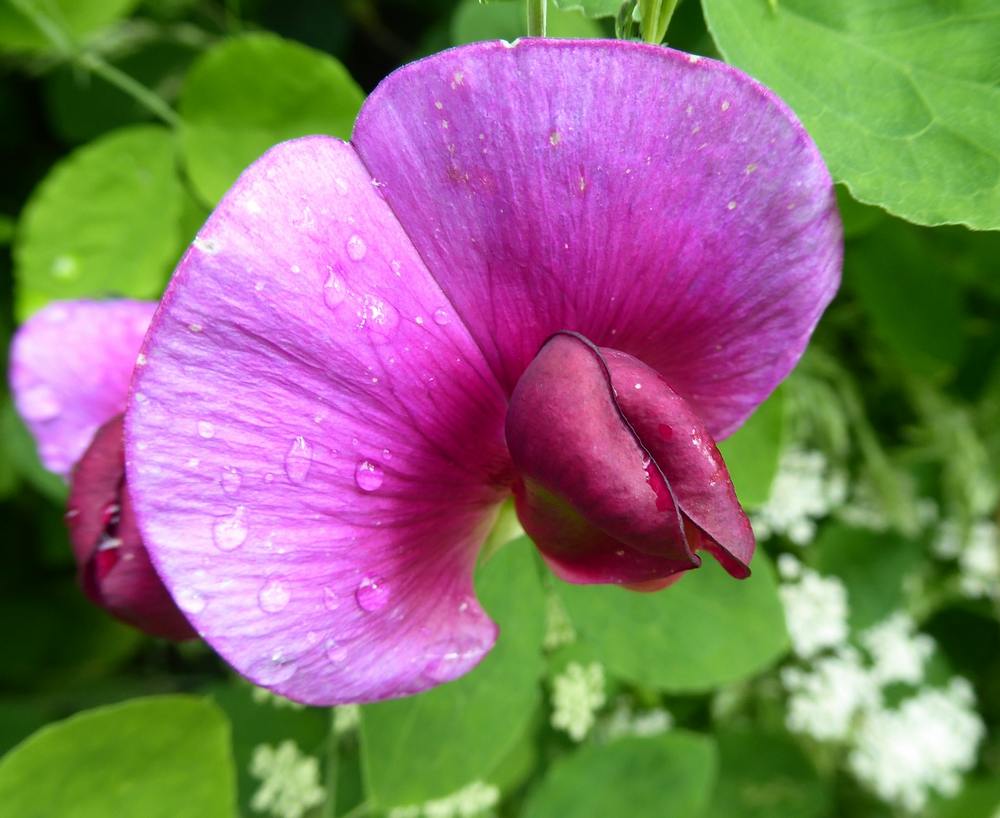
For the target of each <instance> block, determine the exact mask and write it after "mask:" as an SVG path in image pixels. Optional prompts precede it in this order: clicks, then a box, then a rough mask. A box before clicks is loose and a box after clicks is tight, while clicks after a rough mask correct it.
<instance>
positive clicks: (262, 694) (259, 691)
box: [250, 687, 305, 710]
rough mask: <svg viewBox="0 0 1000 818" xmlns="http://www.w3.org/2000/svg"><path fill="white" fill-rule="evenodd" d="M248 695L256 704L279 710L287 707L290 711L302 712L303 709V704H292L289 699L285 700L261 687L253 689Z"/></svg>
mask: <svg viewBox="0 0 1000 818" xmlns="http://www.w3.org/2000/svg"><path fill="white" fill-rule="evenodd" d="M250 695H251V696H252V697H253V700H254V701H255V702H256V703H257V704H270V705H271V706H272V707H277V708H279V709H283V708H286V707H287V708H289V709H290V710H302V709H304V708H305V705H304V704H299V703H298V702H293V701H292V700H291V699H286V698H285V697H284V696H279V695H278V694H277V693H272V692H271V691H270V690H267V689H266V688H263V687H254V689H253V691H252V692H251V694H250Z"/></svg>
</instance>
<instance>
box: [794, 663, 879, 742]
mask: <svg viewBox="0 0 1000 818" xmlns="http://www.w3.org/2000/svg"><path fill="white" fill-rule="evenodd" d="M781 680H782V682H783V683H784V685H785V688H786V690H788V693H789V700H788V713H787V714H786V717H785V723H786V725H787V726H788V729H789V730H791V731H792V732H793V733H804V734H805V735H808V736H812V737H813V738H815V739H818V740H820V741H843V740H845V739H846V738H847V737H848V735H849V734H850V731H851V727H852V725H853V724H854V723H855V721H856V720H857V719H858V717H859V716H860V715H861V714H862V713H863V712H865V711H867V710H871V709H873V708H875V707H877V706H878V705H879V703H880V701H881V693H880V691H879V687H878V684H877V682H876V681H875V680H874V679H873V678H872V675H871V674H870V673H869V672H868V670H867V669H865V667H864V666H863V665H862V663H861V655H860V654H859V653H858V652H857V651H856V650H854V649H853V648H851V647H845V648H842V649H841V650H840V651H838V652H837V653H836V654H834V655H832V656H824V657H823V658H822V659H819V660H818V661H816V663H815V664H814V665H813V666H812V668H810V669H809V670H808V671H806V670H802V669H800V668H786V669H785V670H784V671H783V672H782V674H781Z"/></svg>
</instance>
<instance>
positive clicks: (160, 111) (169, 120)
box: [13, 0, 180, 128]
mask: <svg viewBox="0 0 1000 818" xmlns="http://www.w3.org/2000/svg"><path fill="white" fill-rule="evenodd" d="M13 5H14V7H15V8H16V9H17V10H18V11H20V12H21V13H22V14H23V15H24V16H25V17H27V18H28V19H29V20H31V22H32V23H33V24H34V25H35V28H37V29H38V30H39V31H40V32H41V33H42V35H43V36H44V37H45V39H47V40H48V41H49V43H50V44H51V45H52V48H53V49H55V51H56V52H57V53H58V54H60V55H61V56H62V57H64V58H65V59H67V60H69V61H70V62H72V63H73V64H74V65H78V66H79V67H81V68H83V69H85V70H87V71H89V72H90V73H92V74H94V75H95V76H98V77H101V78H102V79H103V80H105V81H106V82H108V83H110V84H111V85H113V86H115V87H116V88H117V89H118V90H119V91H121V92H122V93H124V94H126V95H128V96H130V97H132V99H134V100H135V101H136V102H138V103H139V104H140V105H142V106H143V107H144V108H146V109H147V110H148V111H150V112H151V113H152V114H154V115H155V116H157V117H159V118H160V119H161V120H163V122H165V123H166V124H167V125H169V126H170V127H171V128H176V127H177V126H178V125H180V117H178V116H177V114H176V113H175V112H174V109H173V108H171V107H170V106H169V105H168V104H167V102H166V100H164V99H163V97H161V96H160V95H159V94H157V93H156V92H155V91H152V90H150V89H149V88H147V87H146V86H145V85H143V84H142V83H141V82H139V81H138V80H136V79H134V78H132V77H130V76H129V75H128V74H126V73H125V72H124V71H122V70H121V69H119V68H116V67H115V66H113V65H111V64H110V63H109V62H107V61H105V59H104V58H103V57H101V56H100V55H98V54H94V53H92V52H79V51H77V49H76V47H75V45H74V43H73V41H72V39H71V38H70V36H69V35H68V34H67V33H66V32H65V31H64V30H63V29H62V28H60V26H59V25H58V23H56V21H55V20H53V19H52V18H51V17H49V16H48V15H47V14H45V13H44V12H43V11H42V10H41V9H40V8H39V7H38V6H37V4H34V3H30V2H27V0H13Z"/></svg>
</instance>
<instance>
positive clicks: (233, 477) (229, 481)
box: [220, 466, 243, 495]
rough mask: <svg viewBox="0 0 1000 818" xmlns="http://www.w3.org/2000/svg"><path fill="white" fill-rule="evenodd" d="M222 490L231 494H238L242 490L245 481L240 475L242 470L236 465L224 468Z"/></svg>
mask: <svg viewBox="0 0 1000 818" xmlns="http://www.w3.org/2000/svg"><path fill="white" fill-rule="evenodd" d="M220 482H221V483H222V490H223V491H224V492H225V493H226V494H229V495H233V494H236V492H238V491H239V490H240V486H241V485H242V483H243V478H242V477H241V476H240V470H239V469H237V468H235V467H234V466H227V467H226V468H224V469H223V470H222V479H221V481H220Z"/></svg>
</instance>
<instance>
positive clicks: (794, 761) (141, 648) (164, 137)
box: [0, 0, 1000, 818]
mask: <svg viewBox="0 0 1000 818" xmlns="http://www.w3.org/2000/svg"><path fill="white" fill-rule="evenodd" d="M622 7H623V4H622V3H621V2H619V0H557V1H556V2H555V3H554V4H553V5H552V6H551V10H550V34H551V35H553V36H564V37H593V36H612V35H613V34H614V33H615V31H616V29H617V30H618V31H619V32H620V33H627V32H629V31H634V29H635V24H634V22H633V21H632V17H631V13H630V12H631V7H630V4H629V3H627V2H626V3H625V4H624V10H623V8H622ZM522 15H523V8H522V5H521V4H520V3H516V2H496V3H490V4H487V5H482V4H480V3H478V2H476V0H462V2H455V0H227V1H226V2H223V1H222V0H0V121H2V122H3V127H2V128H0V149H2V151H3V153H4V157H5V161H4V164H3V167H4V181H3V185H2V187H0V341H2V343H3V344H4V345H6V344H7V342H8V341H9V338H10V334H11V332H12V330H13V327H14V326H15V322H18V321H20V320H23V319H24V318H25V317H26V316H28V315H29V314H31V313H32V312H34V311H35V310H37V309H38V308H39V307H41V306H43V305H44V304H46V303H48V302H49V301H51V300H53V299H56V298H69V297H81V296H91V297H100V296H105V295H109V294H117V295H129V296H135V297H143V298H154V297H156V296H157V295H158V294H159V293H160V291H161V290H162V287H163V286H164V284H165V282H166V280H167V278H168V276H169V273H170V271H171V269H172V267H173V265H174V264H175V263H176V260H177V259H178V257H179V254H180V253H181V251H182V249H183V248H184V247H185V246H186V245H187V243H188V242H189V241H190V240H191V238H192V237H193V235H194V232H195V230H196V229H197V228H198V226H199V225H200V224H201V222H202V221H203V219H204V218H205V217H206V215H207V213H208V212H209V210H210V208H211V207H212V205H213V204H214V203H215V202H216V201H217V200H218V198H219V197H220V196H221V194H222V193H223V192H224V191H225V190H226V188H227V187H228V185H229V184H230V183H231V182H232V181H233V179H234V178H235V176H236V175H237V174H238V172H239V171H240V170H241V169H242V168H243V167H244V166H245V165H246V164H248V163H249V162H250V161H251V160H253V159H254V158H255V157H256V156H257V155H259V154H260V153H261V152H263V150H264V149H266V148H267V147H268V146H270V145H271V144H273V143H274V142H276V141H279V140H282V139H286V138H289V137H293V136H298V135H302V134H307V133H316V132H322V133H330V134H335V135H337V136H341V137H347V136H348V135H349V133H350V129H351V125H352V122H353V118H354V116H355V114H356V112H357V110H358V108H359V106H360V104H361V102H362V100H363V98H364V94H365V93H366V92H367V91H370V90H371V89H372V88H373V87H374V85H375V84H376V83H377V82H378V81H379V80H380V79H381V78H382V77H383V76H385V75H386V74H387V73H388V72H389V71H391V70H392V69H393V68H395V67H396V66H398V65H400V64H401V63H403V62H405V61H408V60H410V59H414V58H416V57H419V56H421V55H424V54H427V53H431V52H433V51H436V50H439V49H441V48H444V47H447V46H449V45H453V44H458V43H464V42H470V41H473V40H477V39H487V38H496V37H504V38H508V39H513V38H515V37H517V36H519V35H520V34H522V33H523V22H522ZM667 39H668V42H669V44H671V45H673V46H675V47H678V48H682V49H684V50H687V51H691V52H694V53H698V54H702V55H706V56H712V57H717V58H718V57H721V58H725V59H726V60H728V61H731V62H732V63H734V64H736V65H738V66H740V67H742V68H744V69H745V70H747V71H749V72H750V73H751V74H753V75H754V76H756V77H758V78H759V79H760V80H762V81H763V82H765V83H766V84H769V85H770V86H771V87H773V88H774V89H775V90H777V91H778V92H779V93H780V94H781V95H782V96H784V98H785V99H786V100H787V101H788V102H789V104H790V105H791V106H792V107H793V109H794V110H795V111H796V112H797V114H798V115H799V116H800V117H801V118H802V120H803V121H804V122H805V124H806V126H807V127H808V128H809V130H810V132H811V133H812V134H813V135H814V137H815V139H816V140H817V142H818V144H819V145H820V148H821V149H822V151H823V153H824V156H825V157H826V159H827V161H828V163H829V165H830V168H831V170H832V172H833V174H834V176H835V178H836V179H837V180H838V181H839V182H841V183H842V184H841V185H840V187H839V190H838V196H839V201H840V205H841V209H842V214H843V217H844V222H845V228H846V232H847V248H846V259H845V282H844V287H843V290H842V292H841V294H840V295H839V296H838V299H837V301H836V302H835V304H834V305H833V307H832V308H831V310H830V311H829V313H828V314H827V316H826V317H825V318H824V321H823V323H822V325H821V327H820V329H819V332H818V334H817V338H816V341H815V342H814V344H813V346H812V347H811V349H810V351H809V352H808V353H807V355H806V358H805V359H804V360H803V362H802V365H801V366H800V368H799V369H798V370H797V371H796V373H795V374H794V375H793V376H792V377H791V378H790V379H789V381H788V382H787V383H786V384H785V385H784V386H783V387H782V388H781V389H780V390H779V392H778V393H776V395H775V396H774V397H773V398H772V399H771V400H769V401H768V402H767V403H766V404H765V405H764V406H763V407H761V409H760V410H759V411H758V412H757V414H756V415H755V416H754V417H753V418H751V420H750V422H749V423H748V424H747V425H746V427H745V428H744V429H743V430H741V431H740V432H739V433H737V435H736V436H735V437H734V438H732V439H730V440H729V441H727V442H726V443H725V444H724V446H723V451H724V453H725V454H726V457H727V460H728V461H729V463H730V466H731V468H732V472H733V475H734V479H735V481H736V484H737V488H738V491H739V493H740V495H741V498H742V499H743V501H744V503H745V504H746V505H747V506H748V507H749V508H750V509H752V510H753V512H754V514H753V516H754V521H755V527H756V528H757V530H758V533H759V535H760V537H761V539H762V541H763V545H764V546H765V547H764V548H763V549H762V553H761V554H760V556H759V557H757V559H756V560H755V564H754V569H755V573H754V576H753V578H752V579H751V580H749V581H747V582H746V583H742V584H736V583H733V582H731V581H730V580H728V579H726V578H725V577H723V576H722V572H721V571H719V570H718V569H716V567H715V566H714V564H713V563H711V561H706V563H707V564H706V567H705V568H703V569H702V570H700V571H698V572H697V573H695V574H693V575H691V576H689V577H686V578H685V579H684V580H683V581H682V582H681V583H680V584H679V585H678V586H677V587H676V588H673V589H671V590H669V591H667V592H665V593H662V594H656V595H625V594H623V593H621V592H619V591H618V590H616V589H608V588H597V589H581V588H575V587H570V586H566V585H558V584H557V583H555V582H554V581H552V579H551V577H549V576H548V575H547V574H546V573H545V572H544V571H542V570H541V569H540V566H539V564H538V562H537V560H536V559H535V557H534V555H533V550H532V549H531V548H530V545H529V544H528V543H527V542H526V541H524V540H519V541H515V542H513V543H511V544H509V545H508V546H506V547H505V548H503V549H502V550H500V551H499V552H498V554H497V555H496V556H495V557H494V558H493V559H491V560H490V561H489V562H487V563H486V564H485V565H484V566H483V567H482V570H481V572H480V576H479V577H478V584H479V591H480V595H481V598H482V599H483V602H484V604H485V606H486V607H487V608H488V610H490V612H491V613H492V615H493V616H494V618H495V619H496V620H497V621H498V622H499V624H500V626H501V630H502V632H503V634H504V638H503V639H502V640H501V641H500V643H499V645H498V647H497V649H496V650H495V652H494V653H493V654H491V655H490V657H489V658H488V659H487V660H486V661H485V662H484V663H483V664H482V665H481V666H480V667H479V668H478V669H477V670H476V671H474V672H473V673H472V674H470V675H469V676H467V677H465V678H463V679H461V680H459V681H457V682H454V683H452V684H449V685H446V686H444V687H441V688H438V689H436V690H434V691H431V692H429V693H427V694H424V695H422V696H419V697H416V698H412V699H406V700H400V701H394V702H387V703H381V704H377V705H372V706H367V707H365V708H363V709H362V711H361V712H360V713H359V712H358V711H357V709H356V708H338V709H337V710H336V711H333V712H329V711H324V710H319V709H303V708H301V707H299V706H296V705H292V704H291V703H289V702H285V701H284V700H280V699H277V698H276V697H274V696H271V695H270V694H266V693H264V692H263V691H259V690H255V689H252V688H251V687H250V686H249V685H248V684H247V683H245V682H243V681H241V680H239V679H237V678H234V677H233V676H232V674H231V673H230V672H229V671H228V670H227V669H226V668H225V667H224V666H223V664H222V663H221V662H220V661H219V660H218V659H217V658H216V657H214V656H213V655H212V654H211V652H210V651H208V649H207V648H205V647H204V646H202V645H200V644H187V645H181V646H175V645H170V644H167V643H164V642H159V641H156V640H152V639H148V638H146V637H143V636H141V635H140V634H138V633H136V632H135V631H133V630H131V629H128V628H126V627H125V626H122V625H119V624H118V623H116V622H115V621H113V620H112V619H110V618H108V617H107V616H106V615H104V614H103V613H102V612H101V611H99V610H97V609H94V608H93V607H91V606H90V605H89V604H88V603H87V602H86V601H84V599H83V597H82V596H81V594H80V593H79V591H78V590H77V587H76V585H75V582H74V578H73V573H74V572H73V563H72V557H71V553H70V549H69V546H68V543H67V541H66V534H65V530H64V527H63V524H62V503H63V502H64V499H65V488H64V487H63V485H62V483H61V482H60V480H59V479H58V478H55V477H53V476H52V475H49V474H47V473H46V472H44V471H43V470H42V469H41V467H40V465H39V463H38V460H37V457H36V455H35V452H34V447H33V443H32V441H31V439H30V437H29V436H28V434H27V432H26V431H25V430H24V428H23V426H22V425H21V424H20V421H19V419H18V418H17V416H16V414H15V413H14V411H13V409H12V406H11V403H10V399H9V397H7V396H6V395H5V396H4V397H3V406H2V408H0V429H2V437H0V504H2V510H0V518H2V519H3V523H4V532H5V534H4V545H3V555H4V569H3V571H2V572H0V621H2V622H3V623H4V624H5V626H6V629H5V630H6V645H5V650H4V654H3V655H4V661H3V662H0V751H8V750H9V751H10V752H8V754H7V755H6V756H5V757H4V758H3V760H2V761H0V813H3V814H5V815H7V814H9V815H17V816H35V815H37V816H43V815H45V816H49V815H53V816H54V815H58V816H60V818H76V817H77V816H79V817H80V818H84V817H88V818H89V816H95V817H96V816H107V815H115V816H117V817H118V818H132V816H135V818H139V817H140V816H141V817H142V818H149V816H157V815H164V816H167V815H170V816H174V817H175V818H181V817H183V818H186V817H187V816H191V817H192V818H194V817H195V816H205V818H226V816H235V815H238V814H243V815H249V814H252V813H263V814H271V815H274V816H278V817H279V818H302V816H328V817H329V816H335V815H340V816H342V815H347V814H349V815H352V816H360V815H369V814H370V815H382V814H388V815H390V816H394V818H405V816H410V818H417V816H421V815H423V816H428V818H442V816H451V815H455V816H458V815H462V816H466V815H478V814H498V815H503V816H515V815H518V816H520V815H523V816H525V817H526V818H561V816H591V815H593V816H601V818H618V816H621V817H622V818H625V816H629V817H630V818H633V817H634V818H645V816H650V818H653V817H654V816H664V815H669V816H671V818H698V817H699V816H701V817H702V818H724V817H725V816H755V817H759V818H826V817H827V816H835V815H850V816H855V817H857V818H881V817H882V816H893V815H899V814H907V813H910V814H926V815H930V816H935V817H936V818H958V816H961V818H995V816H996V814H997V810H998V807H1000V785H998V783H997V782H998V780H1000V738H998V733H997V726H998V723H1000V619H998V606H1000V538H998V536H997V521H998V520H997V518H998V503H997V501H998V467H997V464H998V462H1000V460H998V455H1000V333H998V332H997V322H998V318H1000V269H998V267H1000V234H998V233H995V232H992V233H991V232H975V231H974V230H970V229H968V228H977V229H979V230H982V231H988V230H996V229H1000V14H998V13H997V10H996V8H995V6H994V5H993V3H992V2H991V1H990V0H951V1H950V2H930V0H927V2H924V3H909V4H886V3H883V2H881V0H822V1H821V0H702V3H701V4H700V5H699V4H698V3H697V2H696V0H685V2H682V3H681V4H680V6H679V8H678V11H677V13H676V15H675V18H674V20H673V22H672V23H671V26H670V29H669V31H668V37H667ZM948 225H951V226H948ZM963 225H964V226H963ZM4 380H6V379H4ZM774 565H777V566H778V568H779V569H780V570H778V571H776V570H775V568H774ZM894 617H895V618H896V619H895V620H894V619H893V618H894ZM899 617H903V618H902V619H900V618H899ZM889 621H896V622H897V623H898V622H903V623H904V627H903V628H902V630H903V631H905V633H904V634H903V636H899V634H898V633H897V637H896V641H895V643H892V642H885V641H883V642H878V641H877V631H873V628H877V626H879V625H880V624H884V623H886V622H889ZM873 632H875V633H876V636H872V634H873ZM883 636H884V634H883ZM873 645H874V647H873ZM887 645H888V647H886V646H887ZM901 645H902V647H900V646H901ZM893 647H894V648H895V649H897V650H900V651H903V653H902V654H899V655H901V656H903V659H900V660H899V661H896V664H895V665H893V666H892V667H890V664H891V663H890V664H886V662H885V661H884V660H885V656H886V654H887V652H889V653H891V651H890V650H889V648H893ZM907 651H909V653H907ZM903 654H905V655H903ZM916 655H919V656H920V657H921V658H920V661H919V662H918V663H917V664H918V665H919V667H917V669H916V671H914V670H913V668H912V667H911V668H910V670H909V671H906V667H904V666H905V665H906V661H904V660H906V659H907V656H909V657H910V658H911V659H912V657H913V656H916ZM896 658H897V659H899V656H897V657H896ZM911 664H912V662H911ZM901 668H902V669H901ZM824 674H826V676H824ZM852 674H853V675H852ZM879 674H881V676H880V675H879ZM827 677H829V678H827ZM824 678H827V681H828V682H829V681H830V679H833V682H831V683H830V685H829V686H828V687H827V688H823V687H822V682H823V679H824ZM873 679H880V680H881V681H873ZM962 679H965V680H967V681H968V683H969V684H968V686H967V687H968V689H966V687H962V685H961V684H959V687H954V684H957V682H956V680H962ZM810 680H811V681H810ZM859 680H860V681H859ZM851 684H855V686H856V687H858V690H859V691H861V692H859V693H858V694H857V697H856V698H858V701H847V702H846V703H845V696H846V694H845V693H844V691H845V690H850V689H853V688H851V687H850V685H851ZM963 684H964V683H963ZM810 685H812V686H811V687H810ZM859 685H860V686H859ZM949 685H952V687H949ZM959 688H961V689H959ZM866 690H867V691H869V692H870V691H871V690H874V691H875V694H874V695H876V696H877V697H878V703H877V705H871V704H870V703H869V704H868V705H864V706H862V705H861V704H859V702H860V700H861V698H862V697H863V695H867V694H865V693H864V691H866ZM946 690H950V691H952V693H953V694H954V695H953V696H952V698H951V699H949V700H948V701H952V702H953V703H954V702H959V703H960V704H961V706H959V705H955V706H954V707H953V708H952V710H948V709H947V707H945V705H941V704H940V702H939V701H938V700H937V699H934V698H933V695H934V694H935V692H941V691H946ZM942 695H944V694H942ZM949 695H951V694H949ZM914 702H917V704H913V703H914ZM927 702H937V705H935V706H936V707H937V709H936V710H934V708H932V707H930V705H928V704H927ZM845 707H846V708H847V711H846V712H847V715H846V717H845V719H846V720H844V729H843V730H842V731H841V732H840V734H838V735H831V734H830V733H831V731H833V732H836V731H835V730H833V727H834V726H836V724H837V719H838V718H840V717H842V716H844V708H845ZM810 708H811V709H810ZM837 708H840V710H838V709H837ZM907 708H910V709H907ZM921 708H922V709H921ZM928 713H930V715H927V714H928ZM942 713H943V714H944V715H942ZM887 714H888V715H887ZM892 714H896V715H895V716H894V715H892ZM899 714H910V715H908V716H907V718H910V716H912V719H911V720H910V721H907V722H905V723H903V727H905V730H904V733H905V737H906V742H905V745H906V746H907V747H912V748H914V752H915V753H916V756H910V755H907V754H906V753H905V752H904V753H903V754H902V755H899V752H900V751H899V748H898V747H895V745H893V746H891V747H889V750H887V749H886V747H887V745H886V734H887V729H888V728H886V729H884V730H882V734H881V737H880V736H879V735H876V734H875V732H873V731H874V730H875V728H874V727H872V725H879V724H882V725H883V726H885V725H886V724H888V725H890V726H891V725H893V724H897V722H899V720H900V719H902V718H903V716H902V715H899ZM935 714H937V715H935ZM949 714H950V715H949ZM880 718H881V719H883V721H879V720H878V719H880ZM885 719H890V721H885ZM892 719H896V721H895V722H894V721H891V720H892ZM842 720H843V719H842ZM897 726H898V724H897ZM824 731H825V732H824ZM942 731H943V732H942ZM876 732H877V731H876ZM949 740H951V741H952V743H953V744H954V743H955V742H958V746H954V747H952V748H951V752H952V756H951V757H949V758H939V760H938V762H935V763H938V764H939V767H938V768H933V769H931V772H930V773H928V772H927V769H928V766H927V764H928V761H927V759H928V758H931V761H933V760H934V759H933V758H932V757H939V756H940V755H941V752H943V750H941V749H940V748H941V747H942V746H945V745H947V743H948V741H949ZM880 741H881V744H880V743H879V742H880ZM12 748H13V749H12ZM890 750H891V751H892V752H890ZM893 752H895V753H896V755H893ZM866 753H867V755H866ZM935 753H937V756H935ZM963 753H964V755H963ZM866 764H867V766H866ZM880 765H881V766H880ZM921 765H923V766H921ZM931 767H933V764H932V765H931ZM949 774H950V775H951V777H950V778H949ZM893 775H896V777H897V779H898V778H900V776H902V778H901V779H900V780H901V783H900V782H899V781H897V783H896V785H895V789H894V788H893V787H894V785H893V780H895V779H892V776H893ZM907 775H909V776H910V777H909V778H906V776H907ZM887 782H888V783H887ZM913 793H922V794H923V795H925V796H926V798H925V799H924V800H919V799H918V801H919V803H916V802H914V801H913V800H912V799H913Z"/></svg>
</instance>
